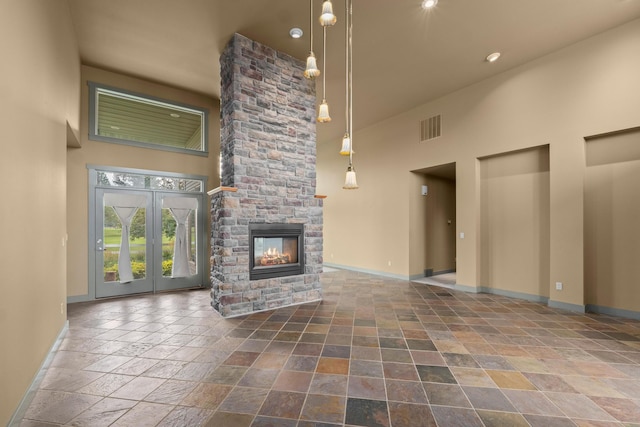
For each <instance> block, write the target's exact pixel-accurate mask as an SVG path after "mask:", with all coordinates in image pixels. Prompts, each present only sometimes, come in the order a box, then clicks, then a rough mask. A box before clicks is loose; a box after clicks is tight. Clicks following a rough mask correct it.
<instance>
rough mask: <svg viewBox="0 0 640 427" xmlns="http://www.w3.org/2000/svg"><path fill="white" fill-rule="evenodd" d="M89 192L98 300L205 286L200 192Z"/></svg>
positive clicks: (109, 190)
mask: <svg viewBox="0 0 640 427" xmlns="http://www.w3.org/2000/svg"><path fill="white" fill-rule="evenodd" d="M93 191H94V194H95V196H94V203H95V209H94V214H93V215H94V221H92V222H93V224H94V227H95V231H94V233H93V238H94V241H93V248H92V252H93V253H94V254H95V256H94V257H93V258H94V259H93V262H94V265H93V268H91V269H90V270H93V272H94V282H95V297H96V298H104V297H114V296H122V295H128V294H137V293H145V292H157V291H168V290H175V289H183V288H193V287H200V286H203V284H204V280H203V279H204V256H203V252H204V237H205V235H206V234H205V233H204V230H203V225H204V216H203V201H204V196H203V195H202V194H194V193H181V192H176V191H170V192H169V191H161V190H146V189H122V188H100V187H97V186H96V187H95V188H94V189H93Z"/></svg>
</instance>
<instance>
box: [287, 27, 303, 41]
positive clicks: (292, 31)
mask: <svg viewBox="0 0 640 427" xmlns="http://www.w3.org/2000/svg"><path fill="white" fill-rule="evenodd" d="M302 34H303V32H302V30H301V29H300V28H297V27H296V28H292V29H290V30H289V35H290V36H291V38H294V39H299V38H300V37H302Z"/></svg>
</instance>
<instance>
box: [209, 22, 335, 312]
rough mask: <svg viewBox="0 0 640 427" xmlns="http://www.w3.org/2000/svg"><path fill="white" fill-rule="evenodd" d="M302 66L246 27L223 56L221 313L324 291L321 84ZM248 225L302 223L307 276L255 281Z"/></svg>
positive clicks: (217, 222)
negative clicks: (319, 149)
mask: <svg viewBox="0 0 640 427" xmlns="http://www.w3.org/2000/svg"><path fill="white" fill-rule="evenodd" d="M304 65H305V64H304V62H302V61H300V60H298V59H295V58H293V57H291V56H289V55H286V54H283V53H281V52H278V51H276V50H274V49H271V48H269V47H267V46H264V45H261V44H259V43H257V42H255V41H252V40H249V39H248V38H246V37H244V36H242V35H239V34H236V35H234V37H233V39H232V40H231V41H230V42H229V44H228V45H227V47H226V48H225V50H224V52H223V54H222V56H221V59H220V68H221V80H222V86H221V100H220V102H221V131H220V140H221V141H220V143H221V147H220V148H221V149H220V153H221V164H222V173H221V175H222V179H221V185H222V187H221V190H220V191H218V192H216V193H215V194H213V195H212V196H211V220H212V225H211V247H212V258H211V265H212V267H211V282H212V305H213V306H214V307H215V308H216V309H217V310H218V311H219V312H220V313H221V314H222V315H223V316H227V317H228V316H237V315H241V314H247V313H252V312H256V311H262V310H267V309H273V308H277V307H282V306H287V305H292V304H300V303H304V302H310V301H316V300H318V299H320V298H321V290H320V273H321V272H322V203H323V202H322V199H319V198H316V197H315V196H316V128H315V86H314V84H313V82H310V81H308V80H306V79H304V78H303V76H302V73H303V71H304ZM249 223H274V224H275V223H284V224H287V223H302V224H304V243H305V244H304V256H305V271H304V274H301V275H295V276H288V277H278V278H272V279H263V280H249V256H250V254H249Z"/></svg>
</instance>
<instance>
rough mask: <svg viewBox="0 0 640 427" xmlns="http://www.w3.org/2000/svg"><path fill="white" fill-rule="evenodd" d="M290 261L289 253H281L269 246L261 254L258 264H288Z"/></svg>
mask: <svg viewBox="0 0 640 427" xmlns="http://www.w3.org/2000/svg"><path fill="white" fill-rule="evenodd" d="M290 262H291V255H289V254H281V253H280V251H278V249H277V248H269V249H267V251H266V252H264V253H263V254H262V258H261V259H260V265H277V264H289V263H290Z"/></svg>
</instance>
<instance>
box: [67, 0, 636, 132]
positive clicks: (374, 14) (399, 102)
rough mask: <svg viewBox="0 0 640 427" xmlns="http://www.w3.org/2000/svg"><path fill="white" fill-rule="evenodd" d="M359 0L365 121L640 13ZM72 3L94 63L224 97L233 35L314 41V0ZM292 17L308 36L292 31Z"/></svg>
mask: <svg viewBox="0 0 640 427" xmlns="http://www.w3.org/2000/svg"><path fill="white" fill-rule="evenodd" d="M321 3H322V0H315V1H314V9H315V10H314V19H313V21H314V51H315V53H316V55H317V56H319V57H320V58H321V56H322V55H321V52H322V30H321V27H320V25H318V21H317V17H318V15H319V12H320V8H321ZM353 3H354V4H353V27H354V28H353V57H354V59H353V60H354V71H353V80H354V95H353V96H354V127H355V128H356V129H358V128H362V127H365V126H367V125H370V124H372V123H374V122H375V121H377V120H380V119H383V118H386V117H390V116H393V115H395V114H398V113H401V112H403V111H406V110H408V109H410V108H412V107H415V106H417V105H420V104H422V103H424V102H427V101H429V100H432V99H435V98H437V97H440V96H442V95H444V94H447V93H450V92H452V91H455V90H457V89H460V88H463V87H465V86H468V85H470V84H472V83H475V82H478V81H480V80H482V79H485V78H487V77H489V76H491V75H494V74H496V73H500V72H503V71H505V70H508V69H511V68H513V67H517V66H519V65H521V64H523V63H525V62H528V61H531V60H533V59H535V58H538V57H540V56H543V55H545V54H547V53H550V52H553V51H556V50H558V49H561V48H563V47H565V46H568V45H570V44H573V43H575V42H577V41H579V40H581V39H584V38H587V37H589V36H591V35H594V34H597V33H600V32H602V31H605V30H607V29H609V28H612V27H615V26H618V25H621V24H623V23H625V22H628V21H631V20H634V19H637V18H639V17H640V0H535V1H533V0H529V1H525V0H439V3H438V5H437V6H436V8H435V9H433V10H430V11H425V10H423V9H422V8H421V0H353ZM69 4H70V9H71V13H72V17H73V21H74V25H75V29H76V33H77V37H78V40H79V47H80V55H81V58H82V62H83V63H84V64H87V65H92V66H96V67H100V68H104V69H108V70H112V71H117V72H121V73H124V74H128V75H132V76H137V77H141V78H144V79H148V80H152V81H156V82H160V83H163V84H167V85H170V86H175V87H179V88H184V89H187V90H190V91H195V92H199V93H203V94H207V95H209V96H212V97H215V98H218V97H219V94H220V66H219V62H218V58H219V55H220V52H221V50H222V49H223V47H224V45H225V44H226V43H227V42H228V40H229V39H230V38H231V36H232V34H233V33H235V32H237V33H240V34H243V35H245V36H247V37H249V38H251V39H253V40H256V41H258V42H260V43H263V44H265V45H268V46H271V47H273V48H275V49H278V50H280V51H283V52H286V53H288V54H291V55H293V56H295V57H297V58H300V59H304V58H306V56H307V54H308V51H309V19H310V16H309V8H310V1H309V0H268V1H267V0H181V1H176V0H69ZM333 5H334V11H335V12H336V15H337V16H338V23H337V24H336V25H335V26H334V27H332V28H330V29H329V30H328V36H327V37H328V44H327V46H328V47H327V49H328V55H327V56H328V58H327V100H328V102H329V105H330V108H331V116H332V118H333V121H332V122H331V123H329V124H323V125H319V126H318V140H319V142H320V143H322V142H323V141H327V140H332V141H333V140H334V139H335V140H337V139H339V138H340V137H341V136H342V134H343V133H344V129H345V125H344V104H345V77H344V75H345V66H344V61H345V60H344V55H345V51H344V49H345V46H344V33H345V29H344V21H345V20H344V17H345V11H344V7H345V6H344V0H333ZM292 27H300V28H301V29H302V30H303V31H304V33H305V34H304V36H303V37H302V38H301V39H297V40H296V39H292V38H291V37H290V36H289V30H290V29H291V28H292ZM494 51H499V52H501V53H502V57H501V58H500V60H499V61H498V62H496V63H491V64H490V63H488V62H486V61H485V60H484V59H485V57H486V56H487V55H488V54H490V53H492V52H494ZM320 58H319V59H320ZM321 63H322V60H321V59H320V60H319V65H320V64H321ZM321 89H322V86H321V83H320V82H319V83H318V90H319V91H321ZM319 93H320V92H319ZM336 144H337V143H336Z"/></svg>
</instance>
